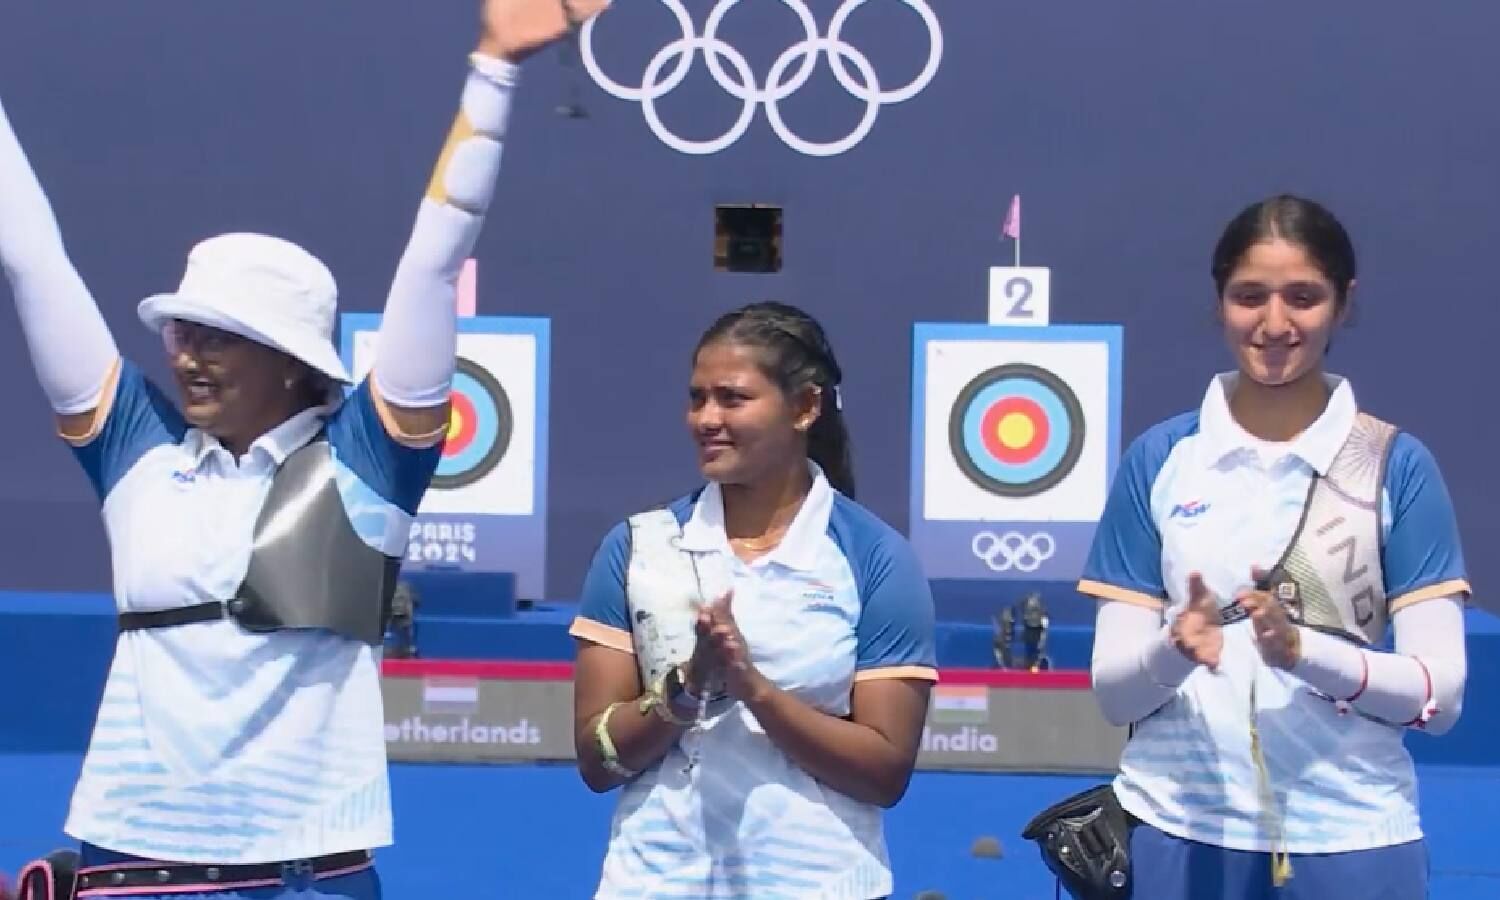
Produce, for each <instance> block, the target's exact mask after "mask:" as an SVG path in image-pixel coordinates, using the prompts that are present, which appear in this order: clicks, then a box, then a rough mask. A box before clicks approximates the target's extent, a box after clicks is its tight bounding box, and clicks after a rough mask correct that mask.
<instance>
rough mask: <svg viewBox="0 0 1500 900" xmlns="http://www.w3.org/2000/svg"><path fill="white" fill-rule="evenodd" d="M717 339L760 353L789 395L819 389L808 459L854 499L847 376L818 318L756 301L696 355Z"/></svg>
mask: <svg viewBox="0 0 1500 900" xmlns="http://www.w3.org/2000/svg"><path fill="white" fill-rule="evenodd" d="M717 341H729V342H731V343H734V344H737V345H740V346H744V347H752V348H754V349H756V350H759V351H760V352H761V359H762V365H761V368H762V370H763V371H764V372H765V374H766V377H767V378H770V379H771V380H772V381H773V382H775V383H776V385H777V386H778V387H780V388H781V390H782V391H783V392H784V393H785V394H786V395H787V396H792V395H794V394H796V393H797V392H798V391H800V390H802V389H803V388H806V387H809V386H811V387H816V388H817V389H818V393H819V396H820V398H821V404H822V405H821V407H820V409H819V410H818V418H817V420H816V421H814V422H813V424H812V427H811V428H809V429H808V432H807V455H808V457H809V458H810V459H812V461H813V462H815V463H817V464H818V467H819V468H821V469H822V470H823V475H824V476H825V477H826V478H827V479H828V483H829V484H831V485H833V487H834V488H835V489H836V490H837V491H838V492H839V493H841V494H843V495H844V496H846V497H849V498H850V499H853V498H854V461H853V458H852V454H851V453H850V450H849V430H848V428H847V427H845V425H844V411H843V409H842V406H843V403H842V400H841V397H840V393H839V385H840V384H841V383H842V382H843V380H844V373H843V372H842V371H841V370H840V369H839V364H838V360H837V359H836V358H835V357H834V355H833V347H832V345H830V344H829V343H828V336H827V335H826V334H824V333H823V326H822V325H819V324H818V320H817V319H814V318H813V317H812V316H810V315H808V314H807V313H805V312H803V311H802V310H800V309H798V308H797V307H795V306H791V305H789V304H786V303H775V302H764V303H752V304H750V305H749V306H744V307H741V308H740V309H737V310H735V311H733V312H730V313H726V314H725V315H723V316H721V317H720V318H719V320H718V321H717V322H715V323H714V324H713V325H712V326H710V327H709V329H708V331H706V332H704V334H703V337H702V338H701V339H699V341H698V346H697V348H696V349H695V350H694V351H693V354H694V356H697V352H698V351H699V350H702V349H703V348H704V347H706V346H708V345H709V344H712V343H715V342H717Z"/></svg>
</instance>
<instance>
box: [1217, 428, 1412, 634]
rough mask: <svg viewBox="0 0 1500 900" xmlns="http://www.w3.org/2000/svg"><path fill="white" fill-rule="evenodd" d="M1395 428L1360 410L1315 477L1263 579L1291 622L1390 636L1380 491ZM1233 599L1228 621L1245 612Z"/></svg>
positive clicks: (1330, 630)
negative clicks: (1273, 564)
mask: <svg viewBox="0 0 1500 900" xmlns="http://www.w3.org/2000/svg"><path fill="white" fill-rule="evenodd" d="M1396 433H1397V430H1396V428H1395V427H1394V426H1392V425H1389V424H1387V423H1385V422H1382V421H1381V420H1379V419H1376V418H1375V417H1373V416H1369V415H1366V414H1364V413H1360V414H1359V415H1358V417H1357V418H1356V419H1355V423H1354V427H1353V428H1352V429H1351V430H1350V432H1349V437H1348V438H1347V439H1346V440H1345V441H1344V445H1343V446H1342V447H1341V448H1339V452H1338V455H1337V456H1335V457H1334V460H1333V464H1332V465H1331V466H1330V467H1329V469H1328V474H1327V475H1326V476H1324V477H1319V476H1316V475H1315V476H1313V480H1312V485H1311V486H1310V487H1309V489H1308V495H1307V502H1306V504H1305V505H1304V506H1303V509H1302V520H1301V522H1299V523H1298V525H1297V531H1296V534H1295V535H1294V537H1293V538H1292V541H1291V543H1290V545H1289V546H1288V547H1287V550H1286V552H1285V553H1284V554H1283V555H1282V557H1281V560H1280V561H1279V562H1278V563H1277V564H1276V567H1275V568H1274V569H1273V570H1272V572H1271V574H1270V575H1269V576H1267V578H1266V580H1265V582H1264V583H1262V584H1261V585H1260V587H1262V588H1263V589H1269V590H1270V591H1271V592H1272V593H1273V594H1274V595H1275V596H1276V599H1277V600H1279V601H1280V602H1281V603H1282V605H1283V606H1284V607H1286V610H1287V613H1288V615H1289V616H1290V617H1291V618H1292V620H1293V621H1295V622H1298V623H1300V624H1302V625H1305V626H1307V627H1309V628H1316V629H1318V630H1319V631H1324V632H1328V633H1330V634H1334V635H1337V636H1339V637H1342V638H1345V639H1346V640H1351V641H1354V642H1355V643H1358V644H1361V645H1368V644H1374V643H1377V642H1379V641H1380V640H1381V639H1382V638H1384V636H1385V631H1386V626H1387V624H1388V621H1389V614H1388V611H1387V609H1386V602H1385V601H1386V597H1385V578H1384V571H1383V569H1382V568H1381V563H1380V552H1381V526H1380V507H1381V502H1380V500H1381V492H1382V489H1383V488H1384V485H1385V470H1386V461H1387V460H1388V459H1389V457H1390V449H1391V444H1392V443H1393V442H1394V441H1395V438H1396ZM1245 615H1246V614H1245V612H1244V610H1243V608H1241V607H1239V604H1237V603H1236V604H1232V605H1231V607H1229V608H1227V609H1226V610H1225V616H1224V621H1225V622H1234V621H1239V620H1240V619H1243V618H1245Z"/></svg>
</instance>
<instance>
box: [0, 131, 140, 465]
mask: <svg viewBox="0 0 1500 900" xmlns="http://www.w3.org/2000/svg"><path fill="white" fill-rule="evenodd" d="M0 269H3V270H4V272H5V279H6V281H8V282H9V283H10V290H11V293H12V294H14V295H15V303H16V313H17V315H18V316H19V318H20V320H21V330H22V332H23V333H24V334H25V336H26V344H27V347H28V348H29V349H30V351H31V362H32V366H33V367H34V368H35V369H36V374H37V380H38V381H40V382H41V385H42V390H43V391H44V392H45V393H46V395H47V399H48V401H49V402H51V404H52V409H53V411H54V412H56V413H57V418H58V430H59V431H60V432H61V433H62V435H63V436H64V437H65V438H68V439H70V440H72V441H74V442H81V441H83V440H86V439H87V438H88V437H89V436H90V435H91V434H92V432H93V431H94V430H95V429H96V428H97V426H98V424H99V423H98V421H96V420H97V419H99V418H100V417H99V416H97V415H96V411H97V410H98V408H99V406H100V401H101V398H102V397H103V396H104V393H105V388H106V387H107V386H108V384H109V381H110V379H111V378H112V377H113V376H114V373H115V371H116V364H117V363H118V362H119V358H120V353H119V350H118V349H117V348H116V347H115V341H114V337H113V336H112V335H111V334H110V333H109V326H108V325H106V324H105V322H104V317H103V316H102V315H101V314H100V312H99V307H98V306H97V305H96V304H95V303H94V298H93V297H92V296H91V295H90V294H89V291H88V288H87V287H85V286H84V283H83V279H82V278H81V277H80V276H79V274H78V272H77V270H76V269H74V268H73V264H72V263H71V262H70V261H69V260H68V254H67V250H66V249H65V248H64V247H63V240H62V234H61V232H60V231H59V229H58V227H57V219H56V217H55V216H54V215H53V212H52V206H51V204H50V203H48V202H47V196H46V195H45V194H44V193H43V192H42V186H41V184H40V183H39V182H38V181H37V177H36V173H34V172H33V171H32V169H31V163H30V162H29V161H28V160H27V158H26V154H25V152H24V151H23V150H22V149H21V143H20V141H19V140H17V138H16V134H15V131H14V130H13V129H12V128H11V125H10V120H9V118H8V117H7V116H6V114H5V108H4V106H3V105H0Z"/></svg>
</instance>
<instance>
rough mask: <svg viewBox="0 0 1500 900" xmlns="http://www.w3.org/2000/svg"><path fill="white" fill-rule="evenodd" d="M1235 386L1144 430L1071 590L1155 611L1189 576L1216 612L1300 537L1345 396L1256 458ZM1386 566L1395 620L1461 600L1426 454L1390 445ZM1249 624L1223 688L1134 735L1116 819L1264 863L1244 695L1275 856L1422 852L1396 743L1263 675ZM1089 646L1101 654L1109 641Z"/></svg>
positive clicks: (1409, 771)
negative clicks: (1273, 820) (1278, 833)
mask: <svg viewBox="0 0 1500 900" xmlns="http://www.w3.org/2000/svg"><path fill="white" fill-rule="evenodd" d="M1236 377H1237V376H1236V375H1233V374H1225V375H1220V376H1218V377H1217V378H1215V379H1214V381H1213V383H1212V384H1210V385H1209V388H1208V392H1207V394H1206V395H1205V397H1204V399H1203V404H1202V407H1201V408H1200V409H1198V410H1197V411H1195V412H1191V413H1185V414H1183V415H1180V416H1177V417H1175V418H1172V419H1169V420H1167V421H1165V422H1162V423H1161V424H1159V425H1156V426H1154V427H1153V428H1151V429H1150V430H1149V431H1147V432H1146V433H1145V434H1143V435H1141V437H1140V438H1138V439H1137V440H1136V441H1135V442H1134V443H1133V444H1132V445H1131V446H1130V447H1129V449H1128V450H1127V451H1126V453H1125V456H1124V459H1123V460H1122V461H1121V464H1120V468H1119V471H1118V474H1117V475H1116V478H1115V483H1114V485H1113V486H1112V488H1111V490H1110V495H1109V500H1108V502H1107V503H1106V505H1105V509H1104V514H1103V516H1102V518H1101V519H1100V522H1099V529H1098V532H1097V534H1096V536H1095V538H1094V545H1093V548H1092V551H1091V552H1090V554H1089V559H1088V562H1087V563H1086V564H1085V568H1084V575H1083V579H1082V581H1081V582H1080V584H1079V590H1080V591H1082V592H1083V593H1085V594H1089V595H1092V596H1094V597H1097V598H1099V599H1101V600H1113V601H1119V602H1124V603H1135V604H1140V605H1143V606H1149V607H1152V608H1156V609H1161V610H1163V613H1164V615H1165V616H1166V617H1167V618H1168V619H1169V620H1170V618H1171V617H1172V616H1175V615H1176V614H1177V613H1178V612H1180V611H1181V609H1182V608H1183V606H1184V605H1185V604H1186V602H1187V599H1188V598H1187V578H1188V573H1189V572H1192V571H1199V572H1201V573H1202V575H1203V579H1204V582H1205V583H1206V585H1207V586H1208V588H1209V589H1210V590H1212V591H1213V592H1214V594H1215V595H1217V596H1218V597H1219V599H1220V602H1221V603H1223V604H1227V603H1229V602H1231V601H1232V600H1233V599H1234V596H1235V593H1236V592H1237V591H1239V590H1241V589H1243V588H1247V587H1249V586H1250V584H1251V577H1250V570H1251V567H1252V566H1258V567H1260V568H1261V569H1270V568H1271V567H1272V566H1273V565H1274V564H1275V563H1276V561H1277V560H1278V559H1280V557H1281V554H1282V552H1283V551H1284V550H1285V549H1286V544H1287V542H1288V541H1289V540H1290V539H1291V537H1292V535H1293V533H1294V531H1295V530H1296V526H1297V521H1298V519H1299V517H1300V515H1301V512H1302V507H1303V504H1304V501H1305V500H1306V498H1307V492H1308V488H1309V486H1310V482H1311V479H1312V475H1313V473H1314V472H1318V473H1320V474H1326V473H1327V471H1328V468H1329V466H1330V465H1331V464H1332V462H1333V460H1334V457H1335V456H1336V455H1337V454H1338V452H1339V449H1340V448H1341V447H1342V446H1343V443H1344V441H1345V439H1346V437H1347V436H1348V434H1349V432H1350V430H1351V429H1352V428H1353V426H1354V423H1355V418H1356V415H1357V412H1358V408H1357V407H1356V405H1355V401H1354V392H1353V390H1352V389H1351V387H1350V386H1349V383H1348V382H1347V381H1345V380H1343V379H1341V378H1337V377H1334V376H1328V382H1329V386H1330V388H1331V389H1332V396H1331V397H1330V399H1329V401H1328V405H1327V407H1326V408H1325V409H1324V411H1323V413H1322V414H1321V415H1320V416H1319V417H1318V419H1317V420H1316V421H1315V422H1314V423H1313V424H1312V426H1311V427H1309V428H1308V429H1307V430H1306V431H1304V432H1303V433H1302V434H1301V435H1299V436H1298V437H1297V438H1296V439H1294V440H1292V441H1290V442H1287V443H1267V442H1264V441H1260V440H1258V439H1256V438H1254V437H1252V436H1251V435H1249V434H1248V433H1246V432H1245V431H1244V429H1242V428H1241V427H1240V426H1239V424H1238V423H1236V422H1235V420H1234V417H1233V415H1232V414H1231V413H1230V411H1229V405H1228V402H1227V399H1226V398H1227V394H1228V392H1229V390H1230V389H1231V388H1232V386H1233V383H1234V378H1236ZM1381 531H1382V539H1383V544H1382V548H1381V565H1382V568H1383V571H1384V582H1385V592H1386V597H1387V602H1388V604H1389V606H1390V609H1391V611H1392V613H1394V612H1395V611H1396V610H1399V609H1401V608H1402V607H1405V606H1408V605H1410V604H1413V603H1420V602H1422V601H1424V600H1432V599H1438V598H1443V597H1455V596H1464V595H1467V593H1468V591H1469V584H1468V581H1467V577H1466V575H1465V570H1464V561H1463V552H1462V550H1461V548H1460V546H1459V539H1458V526H1457V522H1456V520H1455V517H1454V513H1453V507H1452V504H1451V502H1450V500H1449V496H1448V491H1447V489H1446V487H1445V486H1444V484H1443V478H1442V475H1441V473H1440V472H1439V471H1438V467H1437V463H1436V462H1435V461H1434V460H1433V457H1432V454H1431V453H1429V452H1428V450H1427V448H1426V447H1425V446H1423V445H1422V444H1421V442H1419V441H1418V440H1417V439H1416V438H1414V437H1412V436H1411V435H1409V434H1406V433H1404V432H1403V433H1401V434H1399V435H1398V436H1397V438H1396V439H1395V443H1394V445H1393V446H1392V448H1391V451H1390V454H1389V457H1388V461H1387V469H1386V477H1385V485H1384V488H1383V491H1382V495H1381ZM1250 627H1251V626H1250V623H1249V622H1248V621H1242V622H1238V623H1236V624H1234V625H1230V626H1227V627H1226V629H1225V634H1224V656H1223V662H1222V664H1221V666H1220V668H1219V670H1218V671H1217V672H1212V671H1209V670H1208V669H1206V668H1203V667H1199V668H1198V669H1196V670H1194V671H1193V673H1192V674H1191V675H1189V676H1188V678H1187V680H1186V681H1185V682H1184V683H1183V684H1182V685H1181V687H1180V688H1179V689H1178V691H1177V693H1176V695H1175V696H1174V697H1173V698H1172V699H1171V700H1170V701H1168V703H1167V704H1166V705H1165V706H1163V707H1162V708H1161V709H1160V710H1158V711H1157V712H1155V713H1153V714H1152V715H1151V716H1149V717H1147V718H1146V719H1145V720H1144V721H1142V722H1140V723H1138V724H1137V726H1136V730H1135V732H1134V734H1133V735H1132V737H1131V738H1130V741H1129V743H1128V744H1127V746H1126V749H1125V753H1124V756H1123V758H1122V760H1121V763H1120V774H1119V777H1118V778H1117V779H1116V782H1115V789H1116V793H1117V794H1118V795H1119V797H1120V801H1121V803H1122V804H1123V805H1124V807H1125V808H1126V809H1127V810H1129V811H1130V812H1131V813H1133V814H1134V815H1136V816H1137V817H1139V818H1140V819H1142V820H1143V821H1145V822H1147V823H1149V824H1151V825H1153V826H1155V827H1157V828H1159V829H1161V830H1162V831H1165V832H1167V833H1168V834H1172V835H1176V836H1178V837H1183V838H1188V839H1191V840H1195V841H1200V842H1203V843H1207V844H1212V845H1215V846H1219V847H1227V848H1231V849H1236V850H1254V851H1262V852H1269V851H1271V850H1272V849H1275V847H1274V843H1273V835H1271V834H1268V830H1267V828H1266V823H1267V819H1266V817H1265V815H1264V814H1263V812H1262V803H1261V800H1260V792H1259V790H1258V783H1257V780H1256V778H1257V773H1256V768H1255V766H1254V763H1253V762H1252V759H1251V755H1250V714H1251V710H1250V687H1251V684H1252V683H1254V684H1255V686H1256V693H1257V698H1256V703H1257V721H1258V723H1259V729H1260V734H1261V739H1262V741H1263V744H1264V751H1265V758H1266V764H1267V768H1268V770H1269V772H1270V782H1271V787H1272V789H1273V791H1274V792H1275V793H1276V795H1277V798H1278V800H1279V805H1280V806H1281V807H1282V809H1283V811H1284V815H1285V823H1284V824H1285V829H1286V832H1285V834H1286V848H1287V849H1288V850H1289V851H1290V852H1293V853H1336V852H1343V851H1348V850H1363V849H1371V848H1375V847H1382V846H1388V845H1391V844H1398V843H1404V842H1407V841H1411V840H1416V839H1417V838H1419V837H1421V835H1422V831H1421V826H1420V822H1419V820H1418V811H1417V790H1416V776H1415V773H1414V771H1413V767H1412V762H1411V758H1410V756H1409V755H1408V754H1407V752H1406V749H1405V747H1404V746H1403V744H1402V730H1401V729H1400V728H1396V727H1391V726H1386V725H1381V724H1377V723H1375V722H1372V721H1369V720H1367V719H1365V718H1362V717H1360V716H1341V715H1339V714H1338V712H1337V711H1336V709H1335V708H1334V706H1333V704H1331V703H1328V702H1327V701H1325V700H1322V699H1319V698H1318V697H1316V696H1314V695H1313V694H1312V693H1311V692H1310V690H1308V689H1307V687H1306V685H1305V684H1304V683H1303V682H1302V681H1301V680H1300V679H1298V678H1297V677H1296V676H1294V675H1292V674H1291V673H1288V672H1283V671H1281V670H1279V669H1273V668H1271V667H1269V666H1267V665H1265V664H1264V662H1263V661H1262V660H1261V659H1260V654H1259V652H1258V651H1257V650H1256V647H1255V644H1254V640H1253V637H1252V634H1251V631H1250ZM1098 639H1100V640H1107V639H1108V635H1099V636H1098Z"/></svg>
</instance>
